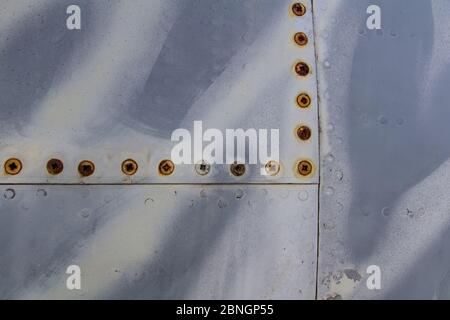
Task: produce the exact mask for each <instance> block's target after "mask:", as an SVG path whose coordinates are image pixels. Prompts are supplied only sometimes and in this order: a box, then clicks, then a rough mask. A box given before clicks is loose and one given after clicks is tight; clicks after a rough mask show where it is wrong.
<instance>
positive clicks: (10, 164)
mask: <svg viewBox="0 0 450 320" xmlns="http://www.w3.org/2000/svg"><path fill="white" fill-rule="evenodd" d="M4 168H5V172H6V173H7V174H9V175H12V176H15V175H16V174H19V172H20V171H21V170H22V162H20V160H19V159H17V158H10V159H8V160H6V161H5V165H4Z"/></svg>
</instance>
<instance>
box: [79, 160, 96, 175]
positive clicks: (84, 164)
mask: <svg viewBox="0 0 450 320" xmlns="http://www.w3.org/2000/svg"><path fill="white" fill-rule="evenodd" d="M94 171H95V165H94V163H93V162H92V161H90V160H83V161H81V162H80V164H79V165H78V172H79V173H80V175H81V176H82V177H89V176H91V175H92V174H93V173H94Z"/></svg>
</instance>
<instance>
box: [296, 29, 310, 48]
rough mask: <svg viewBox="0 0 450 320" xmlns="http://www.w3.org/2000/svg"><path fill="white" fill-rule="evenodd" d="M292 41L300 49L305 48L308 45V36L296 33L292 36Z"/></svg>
mask: <svg viewBox="0 0 450 320" xmlns="http://www.w3.org/2000/svg"><path fill="white" fill-rule="evenodd" d="M294 41H295V43H296V44H298V45H299V46H301V47H303V46H306V45H307V44H308V36H307V35H306V34H305V33H304V32H297V33H296V34H295V35H294Z"/></svg>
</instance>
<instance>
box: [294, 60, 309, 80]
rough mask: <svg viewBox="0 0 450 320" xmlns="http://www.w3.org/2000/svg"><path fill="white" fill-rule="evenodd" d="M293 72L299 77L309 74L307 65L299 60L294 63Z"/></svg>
mask: <svg viewBox="0 0 450 320" xmlns="http://www.w3.org/2000/svg"><path fill="white" fill-rule="evenodd" d="M295 72H296V73H297V74H298V75H299V76H301V77H306V76H307V75H308V74H309V66H308V65H307V64H306V63H304V62H299V63H297V64H296V65H295Z"/></svg>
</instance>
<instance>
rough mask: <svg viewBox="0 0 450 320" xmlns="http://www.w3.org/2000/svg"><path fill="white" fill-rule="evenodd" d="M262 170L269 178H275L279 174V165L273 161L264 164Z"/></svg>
mask: <svg viewBox="0 0 450 320" xmlns="http://www.w3.org/2000/svg"><path fill="white" fill-rule="evenodd" d="M264 169H265V170H266V173H267V174H268V175H269V176H276V175H277V174H278V173H279V172H280V164H279V163H278V162H276V161H274V160H270V161H268V162H267V163H266V165H265V167H264Z"/></svg>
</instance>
